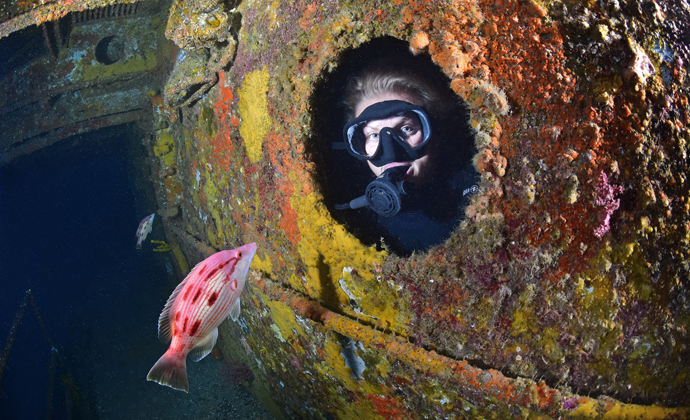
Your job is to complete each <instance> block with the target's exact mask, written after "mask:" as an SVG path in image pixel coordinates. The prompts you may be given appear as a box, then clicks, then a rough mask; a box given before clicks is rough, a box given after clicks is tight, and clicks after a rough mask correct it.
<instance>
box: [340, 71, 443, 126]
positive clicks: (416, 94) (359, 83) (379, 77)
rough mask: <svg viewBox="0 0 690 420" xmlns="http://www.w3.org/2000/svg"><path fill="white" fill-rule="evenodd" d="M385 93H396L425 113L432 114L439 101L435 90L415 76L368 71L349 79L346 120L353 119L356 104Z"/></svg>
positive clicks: (346, 95) (392, 72) (346, 96)
mask: <svg viewBox="0 0 690 420" xmlns="http://www.w3.org/2000/svg"><path fill="white" fill-rule="evenodd" d="M385 93H397V94H399V95H402V96H406V97H408V98H410V100H411V101H412V102H413V103H414V104H415V105H419V106H421V107H422V108H424V109H426V110H427V112H434V111H435V108H436V105H437V104H438V101H439V99H440V98H439V95H438V94H437V93H436V92H435V89H434V88H433V87H432V86H431V85H429V84H428V83H425V82H424V80H423V79H422V78H420V77H418V76H416V75H411V74H406V73H403V72H399V71H390V70H389V71H383V70H369V71H364V72H363V73H362V74H361V75H359V76H357V77H353V78H351V79H350V81H349V83H348V85H347V88H346V91H345V101H344V102H345V105H346V106H347V108H348V119H352V118H354V117H355V115H354V113H355V108H356V107H357V104H359V103H360V102H362V101H363V100H366V99H367V98H371V97H372V96H377V95H380V94H385Z"/></svg>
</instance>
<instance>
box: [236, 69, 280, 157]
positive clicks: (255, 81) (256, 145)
mask: <svg viewBox="0 0 690 420" xmlns="http://www.w3.org/2000/svg"><path fill="white" fill-rule="evenodd" d="M269 78H270V74H269V73H268V69H267V68H266V66H264V67H263V69H261V70H255V71H253V72H251V73H247V75H246V76H245V78H244V82H243V83H242V87H240V101H239V104H238V106H239V111H240V118H241V120H242V121H241V122H240V135H241V136H242V138H243V139H244V147H245V148H246V150H247V155H248V156H249V160H251V161H252V163H257V162H259V161H260V160H261V158H262V156H263V154H262V152H261V143H262V142H263V139H264V136H265V135H266V134H267V133H268V131H269V130H270V129H271V124H272V121H271V116H270V115H269V114H268V98H267V97H266V94H267V93H268V80H269Z"/></svg>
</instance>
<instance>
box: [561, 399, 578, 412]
mask: <svg viewBox="0 0 690 420" xmlns="http://www.w3.org/2000/svg"><path fill="white" fill-rule="evenodd" d="M575 407H577V397H572V398H570V399H568V398H563V409H564V410H572V409H574V408H575Z"/></svg>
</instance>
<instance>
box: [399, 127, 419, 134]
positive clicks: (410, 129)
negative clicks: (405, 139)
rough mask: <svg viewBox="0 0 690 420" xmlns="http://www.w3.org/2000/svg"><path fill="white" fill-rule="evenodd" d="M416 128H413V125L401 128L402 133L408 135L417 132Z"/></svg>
mask: <svg viewBox="0 0 690 420" xmlns="http://www.w3.org/2000/svg"><path fill="white" fill-rule="evenodd" d="M415 131H416V130H415V128H414V127H412V126H411V125H404V126H402V127H400V132H401V133H403V134H406V135H410V134H413V133H414V132H415Z"/></svg>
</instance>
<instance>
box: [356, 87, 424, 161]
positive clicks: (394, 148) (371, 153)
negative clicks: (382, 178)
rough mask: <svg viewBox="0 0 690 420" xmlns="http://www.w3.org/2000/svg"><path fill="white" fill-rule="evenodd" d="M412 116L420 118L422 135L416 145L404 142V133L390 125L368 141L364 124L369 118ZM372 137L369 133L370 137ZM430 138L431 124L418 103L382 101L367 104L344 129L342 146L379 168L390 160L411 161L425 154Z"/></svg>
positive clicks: (358, 157) (374, 119)
mask: <svg viewBox="0 0 690 420" xmlns="http://www.w3.org/2000/svg"><path fill="white" fill-rule="evenodd" d="M410 114H411V115H412V116H413V117H414V118H418V119H419V129H420V130H421V134H422V138H421V141H420V142H419V143H417V144H414V145H412V144H409V143H408V142H407V141H405V139H404V136H405V133H404V132H401V131H398V130H397V129H395V127H394V128H391V127H382V128H381V130H379V132H378V133H376V134H377V137H378V138H377V143H374V144H373V145H372V143H371V141H370V140H369V143H367V142H368V140H367V135H366V133H365V127H366V126H367V124H368V123H369V122H371V121H376V120H383V119H387V118H390V117H394V116H403V115H410ZM370 137H371V136H370ZM430 137H431V125H430V123H429V117H428V115H427V114H426V111H424V109H423V108H422V107H420V106H418V105H413V104H411V103H409V102H405V101H398V100H395V101H383V102H377V103H375V104H373V105H370V106H368V107H367V108H365V109H364V111H362V113H361V114H360V115H359V116H358V117H357V118H355V119H353V120H351V121H350V122H348V123H347V124H345V127H344V128H343V140H344V143H345V148H346V149H347V151H348V152H349V153H350V154H351V155H352V156H354V157H356V158H357V159H360V160H367V161H369V162H371V163H372V164H373V165H375V166H378V167H381V166H384V165H387V164H389V163H393V162H410V161H414V160H417V159H419V158H421V157H422V156H424V154H425V150H426V145H427V144H428V143H429V138H430Z"/></svg>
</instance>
